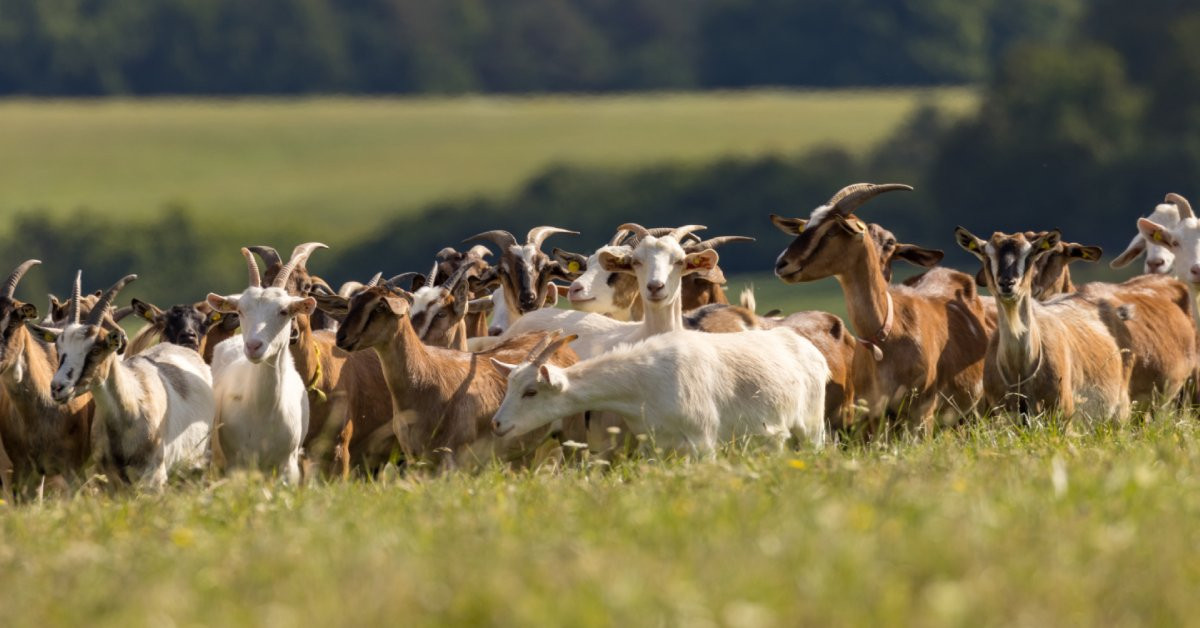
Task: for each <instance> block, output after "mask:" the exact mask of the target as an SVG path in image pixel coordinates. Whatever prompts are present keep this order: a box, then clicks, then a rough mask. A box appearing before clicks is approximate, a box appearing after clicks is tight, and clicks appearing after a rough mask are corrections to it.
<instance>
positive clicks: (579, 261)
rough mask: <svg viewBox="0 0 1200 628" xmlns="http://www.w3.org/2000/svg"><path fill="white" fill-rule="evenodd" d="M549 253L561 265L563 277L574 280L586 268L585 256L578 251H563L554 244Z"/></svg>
mask: <svg viewBox="0 0 1200 628" xmlns="http://www.w3.org/2000/svg"><path fill="white" fill-rule="evenodd" d="M551 254H552V255H553V256H554V260H555V261H556V262H558V264H559V266H560V267H562V271H563V279H566V280H568V281H574V280H576V279H578V278H579V276H580V275H582V274H583V272H584V271H586V270H587V258H586V257H584V256H582V255H580V254H578V253H572V252H570V251H564V250H562V249H560V248H558V247H557V246H556V247H554V249H553V251H552V252H551Z"/></svg>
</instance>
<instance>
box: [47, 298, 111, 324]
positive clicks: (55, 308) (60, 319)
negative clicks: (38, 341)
mask: <svg viewBox="0 0 1200 628" xmlns="http://www.w3.org/2000/svg"><path fill="white" fill-rule="evenodd" d="M47 297H48V298H49V301H50V305H49V308H48V309H47V310H46V316H45V317H44V318H42V324H43V325H50V326H52V327H61V326H63V325H65V324H66V322H67V312H68V311H69V310H70V305H71V300H70V299H69V298H68V299H67V300H66V301H59V300H58V297H56V296H54V295H53V294H50V295H47ZM99 299H100V291H99V290H97V291H95V292H93V293H91V294H86V295H83V296H81V297H80V299H79V308H80V309H79V315H80V316H87V315H88V314H90V313H91V311H92V306H93V305H95V304H96V301H97V300H99Z"/></svg>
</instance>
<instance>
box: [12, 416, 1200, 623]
mask: <svg viewBox="0 0 1200 628" xmlns="http://www.w3.org/2000/svg"><path fill="white" fill-rule="evenodd" d="M1197 467H1200V429H1198V428H1197V425H1196V422H1195V420H1194V417H1180V418H1176V419H1166V418H1160V419H1158V420H1157V421H1154V422H1152V423H1151V424H1150V425H1148V426H1145V427H1138V426H1130V427H1123V428H1119V429H1103V430H1101V431H1100V432H1098V433H1094V434H1085V435H1063V434H1061V433H1058V432H1056V431H1054V430H1052V429H1049V428H1034V429H1015V428H1011V427H1007V426H1004V425H990V426H977V427H974V428H970V429H964V430H960V431H953V430H948V431H943V432H942V433H940V434H938V435H937V436H935V437H933V438H931V439H928V440H923V441H908V440H904V439H900V440H897V441H895V442H890V443H886V444H877V445H855V446H850V447H846V448H837V447H832V448H829V449H827V450H826V451H824V452H820V453H811V452H804V453H799V454H769V453H761V452H757V453H756V452H744V451H730V452H726V453H724V454H722V455H721V456H719V457H718V458H717V459H716V460H712V461H678V460H672V461H657V460H652V459H645V458H641V459H638V460H635V461H627V462H622V463H618V464H616V465H615V466H614V467H612V468H609V467H606V466H603V465H597V466H594V467H592V468H589V469H579V468H571V469H567V470H550V469H543V470H540V471H536V472H509V471H502V470H499V469H490V470H486V471H484V472H481V473H479V474H466V473H457V474H452V475H449V476H444V477H436V478H429V477H415V478H400V479H396V478H392V479H387V480H381V481H379V482H376V483H371V484H367V483H362V482H355V483H350V484H347V485H340V484H339V485H328V486H325V485H322V486H314V487H309V488H306V489H299V490H297V489H291V488H285V487H280V486H277V485H274V484H271V483H269V482H262V481H259V480H255V479H248V478H235V479H232V480H228V481H223V482H219V483H217V484H214V485H203V486H200V485H196V486H191V487H184V488H182V489H177V490H175V491H172V492H170V493H168V494H166V495H164V496H141V497H119V498H109V497H97V496H82V497H78V498H76V499H74V500H71V501H55V502H47V503H46V504H44V505H40V506H39V505H31V506H25V507H19V508H15V509H7V510H3V511H0V608H3V609H4V616H5V621H4V623H5V625H6V626H23V625H37V626H45V625H78V624H87V625H96V626H116V625H120V626H129V625H134V626H136V625H164V624H172V625H180V626H191V625H263V624H266V625H272V626H300V625H304V626H309V625H397V624H403V625H415V626H422V625H447V624H450V625H464V624H466V625H480V624H487V625H546V624H553V625H570V626H601V625H714V626H772V625H778V626H794V625H871V626H875V625H903V624H918V625H927V626H978V625H999V624H1010V625H1012V624H1019V625H1039V626H1048V625H1146V624H1153V625H1179V624H1186V623H1192V622H1194V621H1195V617H1196V616H1197V613H1198V612H1200V596H1197V595H1196V591H1197V590H1198V587H1200V555H1198V554H1200V550H1198V548H1200V475H1197V474H1196V473H1195V469H1196V468H1197Z"/></svg>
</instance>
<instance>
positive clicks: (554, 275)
mask: <svg viewBox="0 0 1200 628" xmlns="http://www.w3.org/2000/svg"><path fill="white" fill-rule="evenodd" d="M575 267H576V268H578V267H579V265H578V263H576V264H575ZM546 270H547V271H548V272H547V274H548V275H549V276H550V278H551V279H562V280H563V281H575V279H576V278H577V277H579V273H572V272H571V271H569V270H568V269H567V264H564V263H562V262H559V261H558V260H550V263H549V264H546Z"/></svg>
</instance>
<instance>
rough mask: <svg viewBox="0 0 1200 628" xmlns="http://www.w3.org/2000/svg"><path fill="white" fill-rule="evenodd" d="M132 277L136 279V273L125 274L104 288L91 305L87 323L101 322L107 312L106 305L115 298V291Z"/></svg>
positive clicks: (110, 303)
mask: <svg viewBox="0 0 1200 628" xmlns="http://www.w3.org/2000/svg"><path fill="white" fill-rule="evenodd" d="M134 279H137V275H125V276H124V277H122V278H121V279H119V280H118V281H117V283H114V284H113V285H112V286H111V287H109V289H108V290H105V291H104V294H102V295H100V300H99V301H96V305H94V306H92V313H91V314H88V320H87V322H88V325H99V324H100V323H101V322H103V321H104V315H105V314H107V313H108V306H110V305H112V302H113V299H115V298H117V293H118V292H120V291H121V288H124V287H125V286H126V284H128V283H129V282H131V281H133V280H134Z"/></svg>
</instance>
